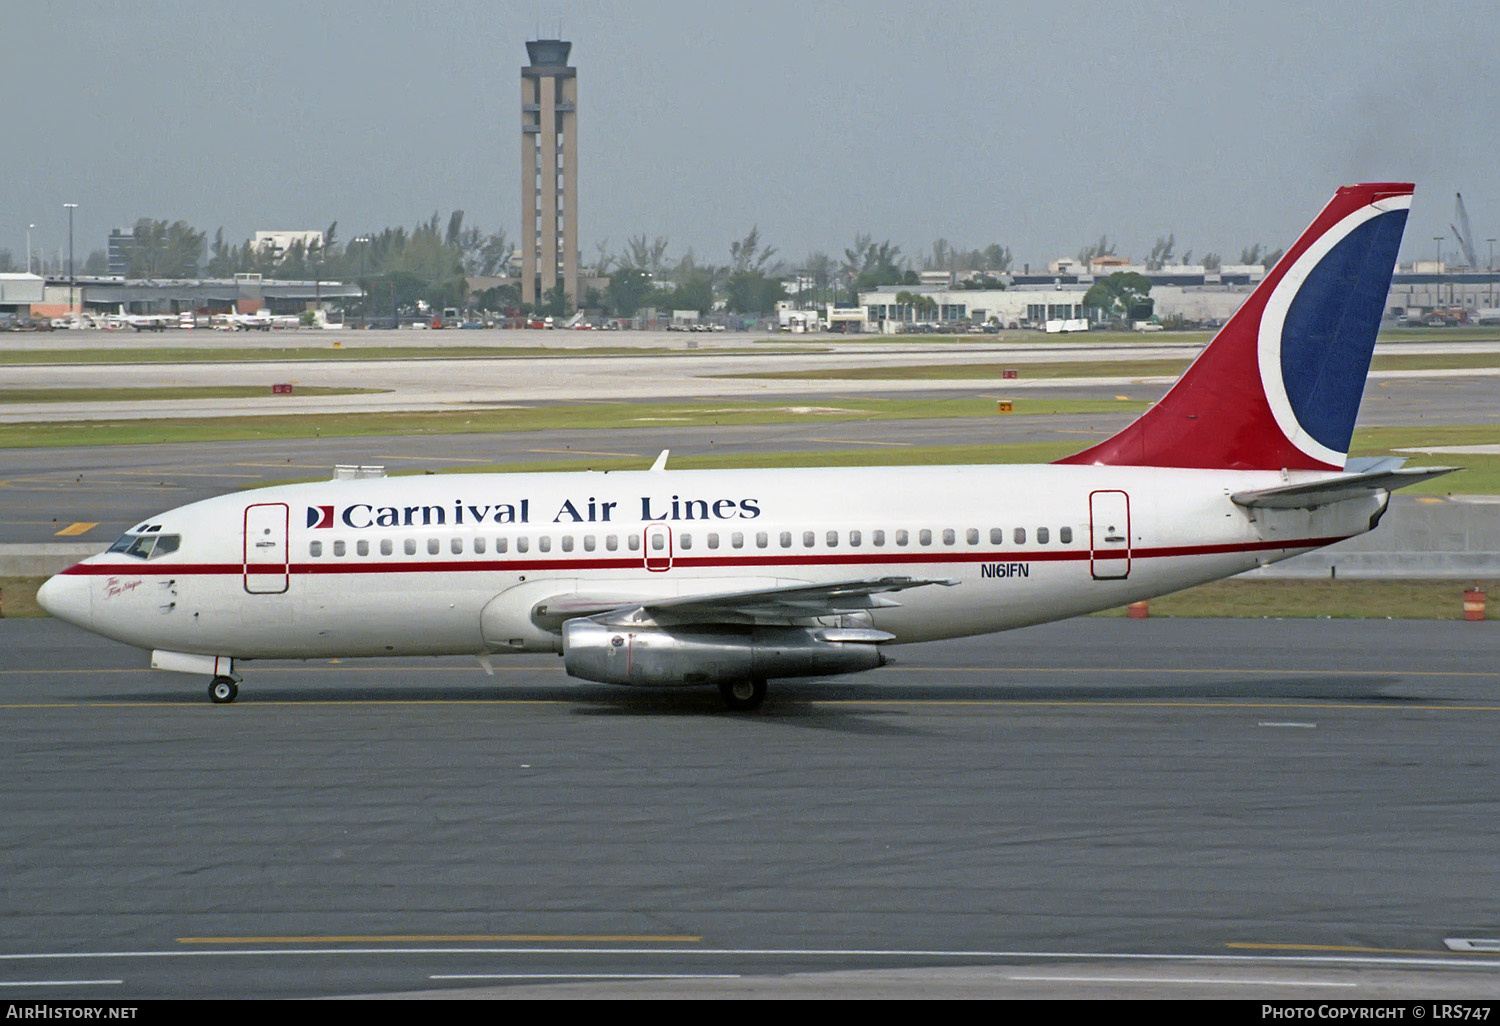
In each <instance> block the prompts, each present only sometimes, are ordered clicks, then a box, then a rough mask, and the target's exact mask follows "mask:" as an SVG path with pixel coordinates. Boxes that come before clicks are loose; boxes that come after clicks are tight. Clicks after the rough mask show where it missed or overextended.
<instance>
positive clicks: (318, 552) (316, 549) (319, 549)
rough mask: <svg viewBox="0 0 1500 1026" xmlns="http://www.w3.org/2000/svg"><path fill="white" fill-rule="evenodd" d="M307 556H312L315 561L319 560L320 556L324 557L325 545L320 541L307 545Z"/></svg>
mask: <svg viewBox="0 0 1500 1026" xmlns="http://www.w3.org/2000/svg"><path fill="white" fill-rule="evenodd" d="M307 554H308V555H309V556H311V557H312V558H313V559H317V558H319V557H320V556H322V555H323V543H322V542H320V541H315V542H308V543H307Z"/></svg>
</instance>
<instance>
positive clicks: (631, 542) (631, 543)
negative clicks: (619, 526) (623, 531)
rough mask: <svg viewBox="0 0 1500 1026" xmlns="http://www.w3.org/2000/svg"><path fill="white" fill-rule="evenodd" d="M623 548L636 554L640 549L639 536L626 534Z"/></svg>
mask: <svg viewBox="0 0 1500 1026" xmlns="http://www.w3.org/2000/svg"><path fill="white" fill-rule="evenodd" d="M625 547H626V548H627V549H629V550H630V551H631V552H636V551H638V550H639V549H640V547H641V536H640V535H638V534H627V535H626V536H625Z"/></svg>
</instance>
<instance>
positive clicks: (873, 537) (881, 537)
mask: <svg viewBox="0 0 1500 1026" xmlns="http://www.w3.org/2000/svg"><path fill="white" fill-rule="evenodd" d="M870 544H871V545H873V546H875V547H876V548H877V549H878V548H882V547H884V545H885V532H884V531H871V532H870Z"/></svg>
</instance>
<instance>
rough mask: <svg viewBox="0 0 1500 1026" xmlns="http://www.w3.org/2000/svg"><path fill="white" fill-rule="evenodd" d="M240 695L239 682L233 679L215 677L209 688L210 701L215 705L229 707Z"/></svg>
mask: <svg viewBox="0 0 1500 1026" xmlns="http://www.w3.org/2000/svg"><path fill="white" fill-rule="evenodd" d="M239 693H240V685H239V682H238V681H236V680H235V679H234V678H233V677H215V678H214V679H213V683H211V684H209V686H208V700H209V701H210V702H212V703H213V704H214V705H228V704H229V703H230V702H233V701H234V700H235V699H236V698H237V697H239Z"/></svg>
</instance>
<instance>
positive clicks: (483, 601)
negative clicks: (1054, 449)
mask: <svg viewBox="0 0 1500 1026" xmlns="http://www.w3.org/2000/svg"><path fill="white" fill-rule="evenodd" d="M1325 476H1328V475H1326V474H1320V473H1317V472H1304V473H1301V474H1292V475H1290V476H1288V475H1285V474H1283V473H1281V472H1274V471H1254V472H1249V471H1222V470H1175V469H1158V468H1139V467H1107V466H1054V465H1045V466H962V467H912V468H879V469H853V468H851V469H797V470H738V471H679V470H673V471H643V472H629V473H619V472H613V473H601V472H590V473H569V474H509V475H454V476H446V475H445V476H436V477H433V476H423V477H404V478H388V479H386V478H382V479H373V480H370V479H366V480H334V481H325V482H318V483H310V484H297V485H285V486H278V487H273V488H264V489H258V490H255V491H250V492H242V493H237V494H232V495H225V496H221V497H218V498H213V499H208V500H205V501H202V502H197V503H193V504H191V505H188V506H183V507H181V508H179V509H175V510H172V511H170V512H168V513H164V514H162V515H161V516H159V517H155V518H152V520H150V521H148V522H147V523H146V524H143V525H141V530H142V531H143V532H144V533H154V534H158V535H161V536H168V535H170V536H175V537H176V538H177V539H178V540H177V543H176V548H175V550H173V551H169V552H165V553H164V554H160V555H157V556H155V558H149V559H143V558H140V557H139V556H138V555H130V554H127V553H124V552H111V553H108V554H105V555H101V556H97V557H94V558H93V559H90V560H88V561H86V562H85V563H83V564H80V565H79V566H78V567H75V568H73V569H72V570H70V571H69V572H68V573H67V574H65V575H62V576H60V577H59V578H55V579H54V581H53V582H49V584H48V585H47V588H48V590H49V594H48V606H49V608H51V609H53V611H54V612H56V613H57V614H58V615H60V616H63V617H64V618H66V619H68V620H71V621H73V622H75V623H78V624H79V625H81V626H85V627H87V628H88V629H90V630H93V631H95V632H97V633H99V634H102V635H105V636H108V637H111V638H115V639H117V640H120V641H123V642H126V643H128V644H132V645H137V646H141V647H143V648H151V649H159V650H165V651H169V652H178V653H193V654H200V655H211V656H224V657H230V658H235V659H256V658H309V657H330V656H380V655H438V654H455V653H465V654H485V653H498V652H515V651H557V650H559V644H560V642H559V635H558V633H557V630H556V626H557V625H556V624H555V623H549V622H545V618H543V617H539V616H538V615H537V614H538V604H539V603H540V604H542V605H543V606H545V605H546V603H547V601H548V600H550V599H555V598H560V597H566V596H572V595H578V596H590V597H594V598H598V597H603V598H605V599H608V598H609V597H611V596H618V597H619V598H620V601H621V602H638V601H640V600H641V599H642V597H664V596H677V595H684V596H685V595H700V594H708V593H717V592H723V591H726V590H749V589H751V588H754V587H757V586H761V587H774V586H777V585H789V584H792V583H796V582H805V583H810V584H819V583H827V582H834V581H844V580H851V579H869V578H875V577H912V578H932V579H946V580H951V581H953V582H956V585H955V586H951V587H941V586H925V587H917V588H911V589H909V590H905V591H902V592H901V593H900V594H898V595H895V596H894V598H893V603H895V604H889V605H885V606H883V607H881V608H875V609H871V610H868V611H867V612H861V613H859V614H857V616H856V618H855V620H856V622H857V623H858V624H859V625H862V626H870V627H874V628H876V629H878V630H882V631H887V632H889V633H891V634H893V635H895V642H896V643H902V642H914V641H929V640H933V639H938V638H948V637H957V636H962V635H972V634H982V633H988V632H992V631H1001V630H1006V629H1009V628H1012V627H1020V626H1024V625H1027V624H1034V623H1041V622H1044V621H1049V620H1057V619H1062V618H1065V617H1070V616H1075V615H1078V614H1080V613H1086V612H1090V611H1093V610H1099V609H1105V608H1109V607H1113V606H1119V605H1122V604H1125V603H1129V602H1134V601H1138V600H1140V599H1143V598H1148V597H1151V596H1154V595H1160V594H1163V593H1166V592H1171V591H1176V590H1178V589H1181V588H1185V587H1189V586H1191V585H1195V584H1199V583H1202V582H1205V581H1211V580H1215V579H1219V578H1223V577H1228V576H1231V575H1233V574H1237V573H1240V572H1242V571H1245V570H1248V569H1251V568H1253V567H1255V566H1257V565H1263V564H1266V563H1271V562H1275V561H1277V560H1280V559H1285V558H1287V557H1289V556H1293V555H1296V554H1298V553H1301V552H1305V551H1307V550H1308V549H1311V548H1316V547H1318V546H1321V545H1326V544H1329V543H1331V542H1333V541H1337V540H1340V539H1343V538H1346V537H1349V536H1351V535H1355V534H1359V533H1362V532H1364V531H1366V530H1368V529H1369V528H1370V527H1371V526H1372V518H1374V517H1375V516H1376V515H1378V513H1379V512H1380V511H1381V510H1382V509H1383V508H1384V505H1385V502H1386V499H1387V496H1386V494H1385V493H1383V492H1381V493H1377V494H1375V495H1373V496H1370V497H1368V498H1361V499H1355V500H1348V501H1343V502H1337V503H1333V504H1330V505H1326V506H1322V507H1320V508H1318V509H1315V510H1310V511H1309V510H1286V511H1279V510H1277V511H1272V510H1264V509H1259V510H1246V509H1244V508H1241V507H1240V506H1238V505H1236V504H1235V503H1233V502H1232V501H1231V500H1230V495H1231V493H1234V492H1238V491H1242V490H1246V489H1257V488H1269V487H1275V486H1277V485H1281V484H1284V483H1286V482H1287V481H1288V480H1291V481H1298V480H1313V479H1318V478H1321V477H1325ZM168 547H169V546H167V545H165V544H163V546H162V548H163V549H166V548H168ZM54 585H55V587H54Z"/></svg>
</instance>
